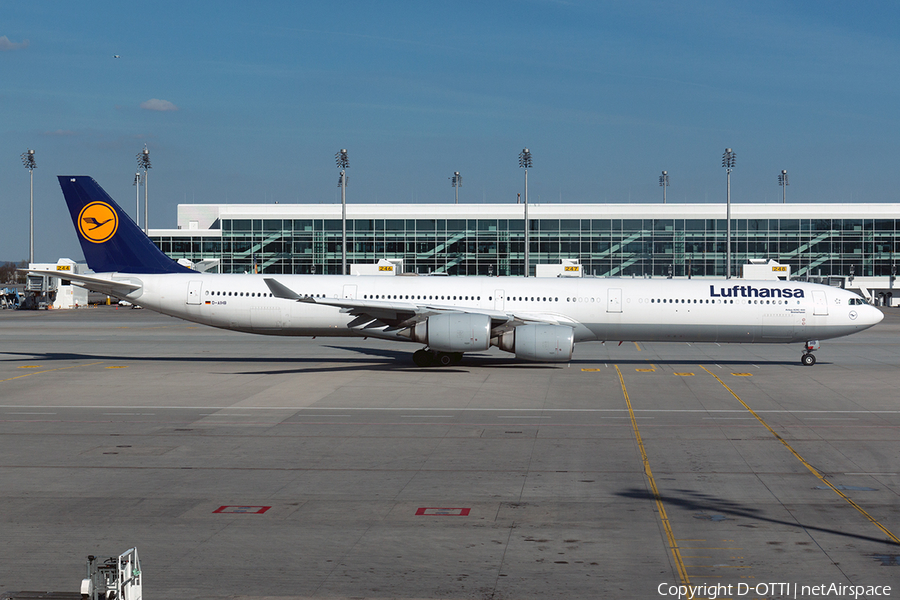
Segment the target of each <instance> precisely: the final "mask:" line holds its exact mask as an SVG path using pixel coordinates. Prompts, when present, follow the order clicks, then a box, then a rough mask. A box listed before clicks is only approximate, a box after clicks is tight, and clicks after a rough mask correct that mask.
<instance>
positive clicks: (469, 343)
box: [409, 313, 491, 352]
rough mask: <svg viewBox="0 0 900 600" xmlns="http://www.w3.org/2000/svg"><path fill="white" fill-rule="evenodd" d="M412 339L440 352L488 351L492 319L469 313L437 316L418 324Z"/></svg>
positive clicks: (412, 333)
mask: <svg viewBox="0 0 900 600" xmlns="http://www.w3.org/2000/svg"><path fill="white" fill-rule="evenodd" d="M409 337H410V339H412V340H413V341H414V342H420V343H422V344H428V347H429V348H431V349H432V350H436V351H438V352H476V351H481V350H487V349H488V347H490V345H491V318H490V317H489V316H487V315H475V314H468V313H449V314H444V315H434V316H432V317H428V318H427V319H425V320H424V321H422V322H420V323H416V324H415V326H413V327H412V328H411V329H410V330H409Z"/></svg>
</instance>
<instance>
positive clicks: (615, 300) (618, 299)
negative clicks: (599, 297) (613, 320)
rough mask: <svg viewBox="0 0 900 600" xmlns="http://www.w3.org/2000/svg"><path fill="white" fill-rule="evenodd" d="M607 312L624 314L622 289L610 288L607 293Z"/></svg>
mask: <svg viewBox="0 0 900 600" xmlns="http://www.w3.org/2000/svg"><path fill="white" fill-rule="evenodd" d="M606 312H608V313H620V312H622V288H609V289H608V290H607V291H606Z"/></svg>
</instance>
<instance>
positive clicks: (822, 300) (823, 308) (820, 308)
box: [812, 291, 828, 317]
mask: <svg viewBox="0 0 900 600" xmlns="http://www.w3.org/2000/svg"><path fill="white" fill-rule="evenodd" d="M812 296H813V315H816V316H822V317H824V316H827V315H828V299H827V298H826V297H825V292H819V291H814V292H813V293H812Z"/></svg>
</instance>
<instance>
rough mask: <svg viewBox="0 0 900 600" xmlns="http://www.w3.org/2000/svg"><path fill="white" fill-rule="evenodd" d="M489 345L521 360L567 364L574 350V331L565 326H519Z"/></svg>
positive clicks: (496, 338)
mask: <svg viewBox="0 0 900 600" xmlns="http://www.w3.org/2000/svg"><path fill="white" fill-rule="evenodd" d="M491 343H493V344H494V345H496V346H497V347H499V348H500V349H501V350H505V351H506V352H514V353H515V354H516V358H521V359H523V360H534V361H540V362H568V361H570V360H572V350H574V348H575V330H574V329H572V328H571V327H566V326H565V325H519V326H518V327H516V328H515V329H513V330H512V331H507V332H506V333H503V334H502V335H500V336H498V337H495V338H494V339H493V340H491Z"/></svg>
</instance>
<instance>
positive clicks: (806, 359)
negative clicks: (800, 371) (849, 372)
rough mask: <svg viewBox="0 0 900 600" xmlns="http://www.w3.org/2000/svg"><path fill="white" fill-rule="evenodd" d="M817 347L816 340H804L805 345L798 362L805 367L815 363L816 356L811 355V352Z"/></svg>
mask: <svg viewBox="0 0 900 600" xmlns="http://www.w3.org/2000/svg"><path fill="white" fill-rule="evenodd" d="M818 349H819V342H818V340H813V341H810V342H806V345H805V346H804V347H803V356H801V357H800V364H802V365H803V366H805V367H811V366H813V365H814V364H816V357H815V355H813V352H815V351H816V350H818Z"/></svg>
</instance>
